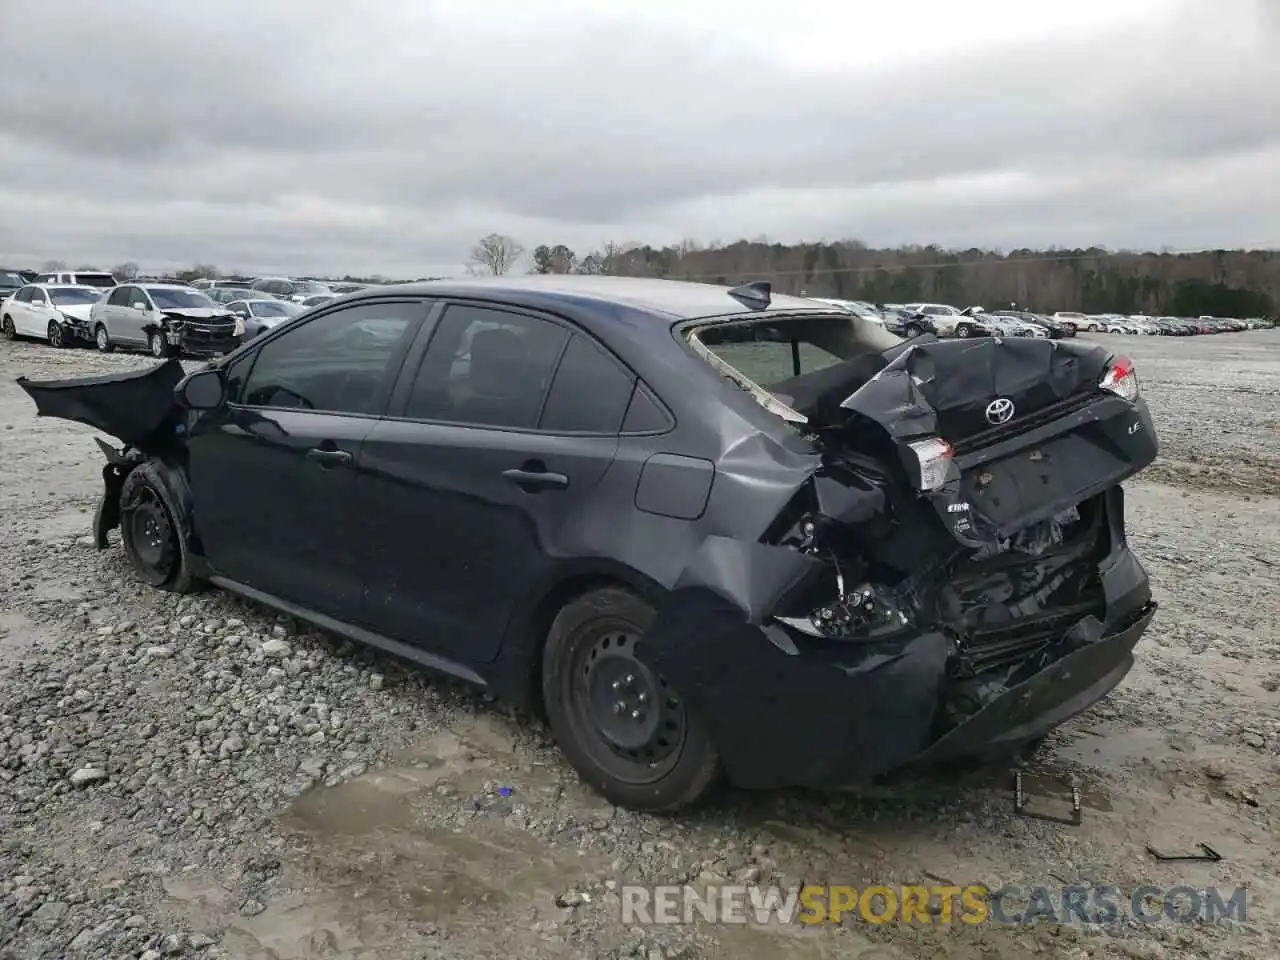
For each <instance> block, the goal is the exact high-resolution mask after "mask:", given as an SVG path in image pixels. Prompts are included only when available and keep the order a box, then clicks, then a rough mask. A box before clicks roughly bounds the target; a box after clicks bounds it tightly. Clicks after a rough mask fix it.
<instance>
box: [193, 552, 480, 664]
mask: <svg viewBox="0 0 1280 960" xmlns="http://www.w3.org/2000/svg"><path fill="white" fill-rule="evenodd" d="M209 582H210V583H212V584H214V585H216V586H219V587H222V589H224V590H227V591H229V592H231V593H234V594H238V595H239V596H242V597H244V598H245V599H246V600H253V601H254V602H255V603H261V604H263V605H264V606H268V607H271V608H273V609H275V610H279V611H280V612H281V613H285V614H288V615H289V616H291V617H294V618H296V619H298V620H305V621H306V622H307V623H310V624H313V625H314V626H317V627H319V628H320V629H321V630H328V631H330V632H331V633H336V634H339V635H341V636H344V637H346V638H347V639H349V640H354V641H355V642H356V643H363V644H365V645H366V646H370V647H374V648H375V649H378V650H382V651H383V652H385V653H390V654H392V655H393V656H397V657H401V658H403V659H405V660H410V661H412V662H413V663H416V664H417V665H418V666H420V667H425V668H427V669H428V670H434V671H436V672H438V673H445V674H448V675H449V676H451V677H457V678H458V679H459V680H465V681H466V682H467V683H470V684H474V685H475V686H478V687H488V684H487V683H486V682H485V680H484V678H483V677H481V676H480V674H478V673H476V672H475V671H474V670H472V669H471V668H470V667H466V666H463V665H462V664H460V663H457V662H456V661H453V660H449V659H446V658H445V657H441V656H437V655H436V654H434V653H428V652H427V651H425V650H421V649H419V648H418V647H415V646H411V645H410V644H407V643H401V642H400V641H399V640H392V639H391V638H390V637H384V636H383V635H382V634H380V633H373V632H372V631H370V630H365V629H364V628H363V627H357V626H354V625H352V624H349V623H344V622H343V621H341V620H335V619H334V618H333V617H329V616H325V615H324V614H323V613H314V612H312V611H310V610H308V609H306V608H305V607H300V606H298V605H297V604H294V603H290V602H289V601H287V600H281V599H280V598H279V597H273V596H272V595H271V594H269V593H263V592H262V591H261V590H256V589H254V588H253V587H250V586H247V585H245V584H243V583H239V582H237V581H235V580H230V579H228V578H226V577H221V576H213V577H210V578H209Z"/></svg>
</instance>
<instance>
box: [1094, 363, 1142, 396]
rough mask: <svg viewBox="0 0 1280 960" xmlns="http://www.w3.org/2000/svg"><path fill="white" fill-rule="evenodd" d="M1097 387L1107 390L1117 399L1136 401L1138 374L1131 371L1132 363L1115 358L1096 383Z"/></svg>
mask: <svg viewBox="0 0 1280 960" xmlns="http://www.w3.org/2000/svg"><path fill="white" fill-rule="evenodd" d="M1098 386H1099V387H1101V388H1102V389H1103V390H1109V391H1111V392H1112V393H1114V394H1115V395H1116V396H1117V397H1124V398H1125V399H1126V400H1137V399H1138V373H1137V371H1136V370H1134V369H1133V361H1132V360H1130V359H1129V358H1128V357H1117V358H1116V359H1115V360H1112V361H1111V365H1110V366H1109V367H1107V372H1106V373H1104V374H1103V375H1102V379H1101V380H1099V381H1098Z"/></svg>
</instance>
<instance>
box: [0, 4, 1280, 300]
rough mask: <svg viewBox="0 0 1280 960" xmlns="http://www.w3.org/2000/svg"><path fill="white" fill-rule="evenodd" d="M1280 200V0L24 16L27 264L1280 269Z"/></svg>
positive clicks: (11, 200) (17, 167)
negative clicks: (1117, 258)
mask: <svg viewBox="0 0 1280 960" xmlns="http://www.w3.org/2000/svg"><path fill="white" fill-rule="evenodd" d="M357 11H359V12H357ZM1278 171H1280V0H1217V2H1208V0H1183V2H1180V0H1072V2H1071V3H1050V2H1041V3H1036V2H1028V0H1007V2H1006V0H967V2H964V3H957V2H954V0H938V2H926V0H914V2H913V0H894V2H889V0H866V2H859V3H853V2H849V0H824V2H819V0H785V2H782V0H771V2H759V0H736V2H729V0H593V2H585V0H584V2H575V0H540V2H537V3H531V2H528V0H484V2H480V0H464V2H436V3H431V2H428V0H369V2H367V3H364V4H360V5H356V4H337V3H327V4H323V3H318V2H316V0H310V2H303V0H182V2H178V3H175V2H159V0H132V2H130V3H120V4H111V3H100V2H97V0H40V2H38V3H37V2H31V3H22V2H0V265H4V266H27V265H33V266H38V265H39V264H40V263H41V262H43V261H45V260H50V259H58V260H67V261H71V262H73V263H89V262H93V263H96V264H99V265H102V266H109V265H111V264H113V263H118V262H120V261H123V260H134V261H137V262H138V263H140V264H142V265H143V267H144V268H147V269H162V268H168V267H181V266H185V265H190V264H192V263H193V262H196V261H200V262H206V263H213V264H216V265H217V266H219V267H221V268H223V269H230V268H237V269H240V270H243V271H248V272H257V273H276V272H281V273H313V272H315V273H329V272H338V273H342V272H346V271H352V272H357V273H363V272H380V273H383V274H387V275H395V276H402V275H408V276H419V275H424V274H433V273H450V272H457V271H458V270H459V269H460V264H461V263H462V262H463V261H464V260H465V259H466V255H467V251H468V249H469V248H470V246H471V245H472V243H473V242H474V241H475V240H476V239H477V238H478V237H480V236H482V235H483V234H486V233H489V232H494V231H496V232H500V233H504V234H508V235H511V236H513V237H515V238H517V239H518V240H520V241H521V242H523V243H524V244H525V245H526V246H527V247H529V248H532V247H533V246H535V245H536V244H539V243H548V244H554V243H557V242H563V243H567V244H569V245H570V246H571V247H573V248H575V249H577V250H579V251H580V252H585V250H586V249H587V248H590V247H593V246H598V245H599V244H601V243H602V242H603V241H606V240H612V241H622V242H625V241H641V242H649V243H653V244H655V245H658V244H665V243H677V242H679V241H680V240H681V239H682V238H695V239H698V240H702V241H708V240H715V239H719V240H724V241H731V240H734V239H738V238H741V237H756V236H760V235H767V236H768V237H769V238H771V239H773V240H779V241H784V242H794V241H799V240H817V239H828V240H835V239H840V238H858V239H860V240H862V241H864V242H866V243H868V244H872V245H877V246H879V245H894V244H899V243H921V244H925V243H939V244H942V245H944V246H961V247H967V246H971V245H981V246H997V247H1001V248H1004V249H1012V248H1016V247H1020V246H1048V245H1051V244H1057V245H1059V246H1076V245H1080V246H1086V245H1089V244H1093V243H1098V244H1103V245H1107V246H1111V247H1121V246H1133V247H1143V248H1160V247H1165V246H1167V247H1172V248H1175V249H1191V248H1199V247H1240V246H1280V173H1278Z"/></svg>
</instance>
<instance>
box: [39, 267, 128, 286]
mask: <svg viewBox="0 0 1280 960" xmlns="http://www.w3.org/2000/svg"><path fill="white" fill-rule="evenodd" d="M33 282H35V283H53V284H58V285H59V286H70V287H102V288H106V287H114V286H115V285H116V278H115V276H114V275H112V274H110V273H108V272H107V271H106V270H55V271H53V272H52V273H42V274H40V276H38V277H36V278H35V280H34V281H33Z"/></svg>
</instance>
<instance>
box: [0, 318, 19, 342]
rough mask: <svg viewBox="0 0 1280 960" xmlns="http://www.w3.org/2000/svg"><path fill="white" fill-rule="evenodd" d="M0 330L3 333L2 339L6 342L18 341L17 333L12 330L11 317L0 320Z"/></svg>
mask: <svg viewBox="0 0 1280 960" xmlns="http://www.w3.org/2000/svg"><path fill="white" fill-rule="evenodd" d="M0 330H3V331H4V338H5V339H6V340H17V339H18V331H17V330H15V329H14V328H13V318H12V317H5V318H4V319H3V320H0Z"/></svg>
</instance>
